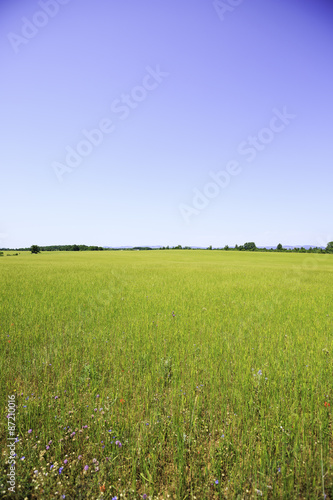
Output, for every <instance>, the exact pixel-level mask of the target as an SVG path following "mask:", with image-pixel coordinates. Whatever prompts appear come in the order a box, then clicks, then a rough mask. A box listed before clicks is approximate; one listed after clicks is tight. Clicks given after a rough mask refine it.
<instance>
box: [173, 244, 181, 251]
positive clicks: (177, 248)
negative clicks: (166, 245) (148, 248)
mask: <svg viewBox="0 0 333 500" xmlns="http://www.w3.org/2000/svg"><path fill="white" fill-rule="evenodd" d="M174 250H182V246H181V245H178V246H176V247H174Z"/></svg>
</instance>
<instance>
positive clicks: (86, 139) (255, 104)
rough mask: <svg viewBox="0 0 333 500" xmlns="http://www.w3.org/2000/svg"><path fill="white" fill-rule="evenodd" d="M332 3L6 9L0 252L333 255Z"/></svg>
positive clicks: (1, 16) (130, 1)
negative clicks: (325, 250)
mask: <svg viewBox="0 0 333 500" xmlns="http://www.w3.org/2000/svg"><path fill="white" fill-rule="evenodd" d="M332 23H333V6H332V4H331V2H329V1H324V0H302V1H301V0H251V1H250V0H243V1H241V0H237V1H236V0H225V1H223V0H219V1H218V2H215V3H214V2H213V1H208V2H207V1H203V0H193V1H191V2H189V1H185V0H177V1H175V0H171V1H169V2H165V1H163V2H162V1H160V0H144V1H142V2H135V1H134V0H126V1H123V2H116V1H114V0H96V1H94V2H93V1H88V0H40V1H31V0H24V1H23V0H17V1H15V2H14V1H9V0H7V1H6V0H1V1H0V37H1V40H2V43H1V44H0V56H1V60H2V68H3V73H2V74H3V76H2V78H1V81H0V92H1V96H2V106H1V124H0V127H1V143H2V146H1V149H0V165H1V179H2V183H1V186H2V190H1V198H2V210H1V215H0V247H12V248H15V247H21V246H30V245H32V244H35V243H36V244H40V245H49V244H70V243H78V244H96V245H102V246H104V245H107V246H122V245H178V244H181V245H198V246H208V245H213V246H224V245H226V244H229V245H234V244H236V243H237V244H242V243H244V242H245V241H255V242H256V244H257V245H262V246H265V245H276V244H277V243H279V242H281V243H282V244H285V245H297V244H312V245H320V246H324V245H326V243H327V242H328V241H331V240H333V230H332V181H333V171H332V137H333V136H332V132H333V121H332V117H333V92H332V90H331V89H332V83H333V65H332V62H331V61H332V53H333V51H332V49H333V30H332Z"/></svg>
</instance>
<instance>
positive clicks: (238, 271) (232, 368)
mask: <svg viewBox="0 0 333 500" xmlns="http://www.w3.org/2000/svg"><path fill="white" fill-rule="evenodd" d="M332 278H333V255H332V256H331V255H297V254H288V255H286V254H283V253H281V254H278V253H274V254H273V253H271V254H269V253H268V254H266V253H251V252H221V251H184V250H181V251H176V250H174V251H170V250H169V251H150V252H106V251H105V252H82V253H81V252H54V253H42V254H40V255H31V254H23V253H21V254H20V255H19V256H15V257H10V258H9V257H6V256H5V257H2V258H1V259H0V280H1V281H0V283H1V306H0V307H1V309H0V342H1V357H0V378H1V390H0V395H1V409H2V412H1V414H2V418H1V422H0V435H1V445H2V446H1V449H2V456H1V471H0V486H1V487H0V496H2V497H3V498H7V497H8V498H19V499H24V498H27V499H30V498H32V499H33V498H38V499H39V498H43V499H49V498H50V499H51V498H57V499H58V498H66V499H83V498H87V499H88V498H89V499H97V498H105V499H112V498H114V497H117V498H118V499H119V500H120V498H123V499H125V498H126V499H132V498H133V499H139V498H149V497H150V498H165V499H167V498H172V499H185V498H187V499H192V498H194V499H206V498H207V499H218V498H226V499H233V498H240V499H241V498H256V497H259V496H260V497H262V498H272V499H276V498H281V499H288V498H310V499H314V498H324V497H325V495H326V498H327V499H333V451H332V444H333V434H332V431H333V429H332V414H331V410H332V407H333V401H332V399H331V398H332V385H333V363H332V352H333V351H332V349H333V341H332V340H333V336H332V333H333V321H332V320H333V286H332V283H333V279H332ZM14 395H15V398H13V400H15V403H16V405H17V407H16V411H15V414H16V422H15V426H16V428H15V436H17V439H16V443H15V452H16V457H15V460H16V464H15V466H16V470H15V474H16V479H15V481H16V486H15V493H11V492H9V491H8V486H9V485H8V484H7V476H6V474H8V473H9V470H10V469H9V463H8V460H9V450H10V449H9V447H7V444H8V442H9V441H8V440H7V438H8V437H9V432H8V422H7V421H8V419H7V418H6V416H7V415H8V398H9V397H13V396H14ZM11 442H13V441H11Z"/></svg>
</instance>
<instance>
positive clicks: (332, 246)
mask: <svg viewBox="0 0 333 500" xmlns="http://www.w3.org/2000/svg"><path fill="white" fill-rule="evenodd" d="M195 249H196V248H193V247H189V246H185V247H182V246H181V245H177V246H174V247H172V246H171V247H170V246H166V247H159V248H152V247H130V248H121V247H119V248H103V247H99V246H97V245H92V246H88V245H76V244H74V245H49V246H38V245H32V246H31V247H29V248H15V250H17V251H21V252H24V251H30V252H31V253H33V254H38V253H40V252H55V251H59V252H82V251H83V252H85V251H101V250H107V251H115V250H118V251H119V250H122V251H133V250H195ZM0 250H2V251H3V250H5V251H6V250H7V251H8V250H13V249H11V248H0ZM202 250H204V249H202ZM206 250H225V251H228V250H230V251H235V250H236V251H239V252H244V251H245V252H286V253H290V252H293V253H322V254H323V253H331V254H333V241H330V242H329V243H328V244H327V246H326V248H321V247H310V248H304V247H300V248H299V247H294V248H283V246H282V245H281V243H279V244H278V245H277V247H276V248H258V247H257V246H256V244H255V243H254V242H253V241H250V242H247V243H244V245H235V246H234V247H229V246H228V245H225V246H224V247H223V248H213V247H212V245H210V246H209V247H208V248H206ZM16 255H17V254H16ZM0 256H3V252H0Z"/></svg>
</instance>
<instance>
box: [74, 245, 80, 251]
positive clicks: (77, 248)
mask: <svg viewBox="0 0 333 500" xmlns="http://www.w3.org/2000/svg"><path fill="white" fill-rule="evenodd" d="M72 250H73V252H78V251H79V250H80V247H79V245H73V246H72Z"/></svg>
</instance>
